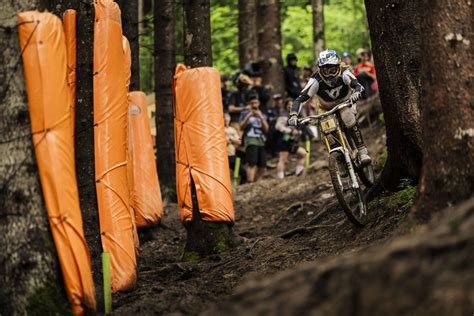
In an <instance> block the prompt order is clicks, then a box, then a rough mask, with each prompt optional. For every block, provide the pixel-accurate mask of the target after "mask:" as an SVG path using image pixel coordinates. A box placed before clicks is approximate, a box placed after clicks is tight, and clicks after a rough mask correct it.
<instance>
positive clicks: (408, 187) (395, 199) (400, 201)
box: [369, 179, 417, 211]
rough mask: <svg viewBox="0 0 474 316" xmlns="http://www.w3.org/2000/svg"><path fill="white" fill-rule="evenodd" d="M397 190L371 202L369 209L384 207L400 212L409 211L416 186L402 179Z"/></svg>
mask: <svg viewBox="0 0 474 316" xmlns="http://www.w3.org/2000/svg"><path fill="white" fill-rule="evenodd" d="M399 188H400V190H399V191H397V192H394V193H391V194H389V195H383V196H381V197H379V198H377V199H375V200H373V201H372V202H370V203H369V208H376V207H384V208H388V209H391V210H393V209H399V210H402V211H406V210H408V209H410V208H411V207H412V206H413V202H414V201H415V197H416V192H417V186H413V185H412V183H411V181H410V180H408V179H404V180H402V181H401V183H400V185H399Z"/></svg>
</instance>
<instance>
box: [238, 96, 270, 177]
mask: <svg viewBox="0 0 474 316" xmlns="http://www.w3.org/2000/svg"><path fill="white" fill-rule="evenodd" d="M246 101H247V106H249V110H245V111H244V112H242V116H241V122H240V129H241V130H242V131H243V138H244V145H245V159H246V161H247V163H248V167H247V181H248V182H255V181H257V180H258V179H259V178H260V177H261V176H262V175H263V174H264V173H265V169H266V165H267V160H266V153H265V134H266V133H267V132H268V123H267V119H266V116H265V114H263V113H262V111H260V109H259V106H260V101H259V99H258V95H257V94H256V93H254V94H249V95H248V96H247V99H246Z"/></svg>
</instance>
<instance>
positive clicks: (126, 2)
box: [116, 0, 140, 91]
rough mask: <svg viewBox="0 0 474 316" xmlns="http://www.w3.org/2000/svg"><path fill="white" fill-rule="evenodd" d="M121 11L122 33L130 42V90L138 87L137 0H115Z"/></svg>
mask: <svg viewBox="0 0 474 316" xmlns="http://www.w3.org/2000/svg"><path fill="white" fill-rule="evenodd" d="M116 2H117V3H118V5H119V6H120V10H121V11H122V33H123V35H125V37H126V38H127V39H128V41H129V42H130V49H131V52H132V77H131V79H130V91H134V90H139V89H140V67H139V59H138V56H139V49H138V48H139V45H138V38H139V36H138V23H139V21H138V0H116Z"/></svg>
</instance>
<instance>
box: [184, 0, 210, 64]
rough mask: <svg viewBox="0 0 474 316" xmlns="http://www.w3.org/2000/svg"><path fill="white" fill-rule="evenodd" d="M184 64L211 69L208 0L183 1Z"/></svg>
mask: <svg viewBox="0 0 474 316" xmlns="http://www.w3.org/2000/svg"><path fill="white" fill-rule="evenodd" d="M183 9H184V10H183V13H184V14H183V17H184V20H183V21H184V36H183V37H184V63H185V64H186V66H189V67H191V68H196V67H212V45H211V3H210V0H184V1H183Z"/></svg>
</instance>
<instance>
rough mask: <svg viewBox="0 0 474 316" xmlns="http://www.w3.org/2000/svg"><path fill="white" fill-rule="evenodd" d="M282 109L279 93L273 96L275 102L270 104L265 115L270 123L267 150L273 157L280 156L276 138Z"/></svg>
mask: <svg viewBox="0 0 474 316" xmlns="http://www.w3.org/2000/svg"><path fill="white" fill-rule="evenodd" d="M280 109H283V99H282V97H281V94H279V93H277V94H274V95H273V102H269V104H268V108H267V111H266V112H264V114H266V116H267V122H268V133H267V136H268V137H267V142H266V149H267V152H268V153H270V154H271V156H272V157H277V156H278V147H277V141H278V138H277V136H276V130H275V124H276V121H277V119H278V115H279V112H280Z"/></svg>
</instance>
